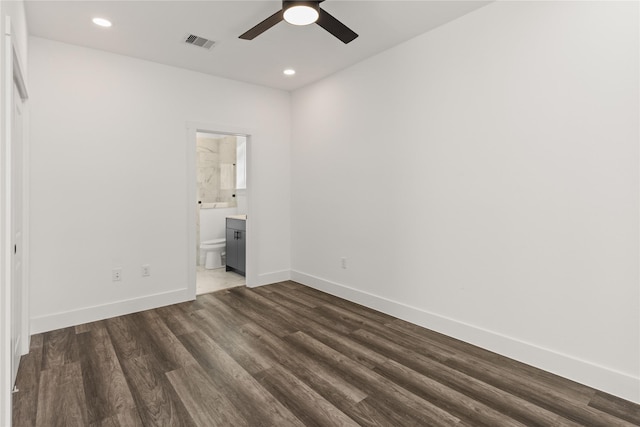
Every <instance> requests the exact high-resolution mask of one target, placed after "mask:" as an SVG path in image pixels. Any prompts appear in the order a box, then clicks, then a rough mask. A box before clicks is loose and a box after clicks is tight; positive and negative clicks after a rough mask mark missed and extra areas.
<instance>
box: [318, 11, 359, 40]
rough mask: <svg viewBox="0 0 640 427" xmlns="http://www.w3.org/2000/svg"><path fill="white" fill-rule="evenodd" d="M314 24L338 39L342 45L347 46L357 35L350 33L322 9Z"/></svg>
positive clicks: (347, 28) (348, 29)
mask: <svg viewBox="0 0 640 427" xmlns="http://www.w3.org/2000/svg"><path fill="white" fill-rule="evenodd" d="M316 24H318V25H320V26H321V27H322V28H324V29H325V30H327V31H328V32H330V33H331V34H333V35H334V36H336V37H337V38H339V39H340V40H341V41H342V42H343V43H344V44H347V43H349V42H351V41H353V40H354V39H355V38H356V37H358V35H357V34H356V33H354V32H353V31H351V29H350V28H349V27H347V26H346V25H344V24H343V23H342V22H340V21H338V20H337V19H336V18H334V17H333V16H332V15H331V14H330V13H329V12H327V11H326V10H323V9H320V17H319V18H318V20H317V21H316Z"/></svg>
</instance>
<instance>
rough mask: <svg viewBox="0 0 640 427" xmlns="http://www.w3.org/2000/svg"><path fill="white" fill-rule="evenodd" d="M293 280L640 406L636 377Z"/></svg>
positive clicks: (313, 281) (310, 279)
mask: <svg viewBox="0 0 640 427" xmlns="http://www.w3.org/2000/svg"><path fill="white" fill-rule="evenodd" d="M291 280H294V281H296V282H299V283H302V284H303V285H306V286H309V287H311V288H314V289H318V290H320V291H323V292H327V293H329V294H331V295H335V296H338V297H340V298H344V299H346V300H349V301H353V302H356V303H358V304H362V305H364V306H366V307H369V308H373V309H375V310H378V311H381V312H383V313H386V314H389V315H391V316H395V317H397V318H399V319H402V320H406V321H407V322H411V323H414V324H416V325H419V326H422V327H425V328H428V329H431V330H433V331H436V332H440V333H442V334H445V335H448V336H450V337H453V338H457V339H459V340H462V341H465V342H468V343H470V344H474V345H477V346H478V347H482V348H485V349H487V350H490V351H493V352H496V353H499V354H501V355H504V356H507V357H510V358H512V359H515V360H518V361H520V362H523V363H526V364H528V365H532V366H535V367H537V368H540V369H544V370H545V371H549V372H552V373H554V374H556V375H560V376H562V377H565V378H569V379H571V380H573V381H576V382H579V383H582V384H585V385H588V386H590V387H593V388H596V389H598V390H602V391H605V392H607V393H610V394H613V395H615V396H618V397H621V398H623V399H627V400H630V401H632V402H635V403H640V378H638V377H634V376H633V375H630V374H627V373H624V372H619V371H616V370H614V369H610V368H607V367H606V366H600V365H598V364H595V363H592V362H588V361H586V360H581V359H579V358H576V357H574V356H571V355H567V354H563V353H560V352H557V351H554V350H551V349H548V348H544V347H540V346H538V345H535V344H533V343H529V342H525V341H522V340H519V339H517V338H513V337H509V336H506V335H502V334H500V333H497V332H494V331H490V330H487V329H484V328H481V327H478V326H475V325H471V324H468V323H464V322H460V321H458V320H455V319H451V318H448V317H444V316H441V315H438V314H436V313H431V312H428V311H426V310H422V309H420V308H417V307H412V306H410V305H407V304H403V303H400V302H398V301H393V300H390V299H387V298H383V297H380V296H378V295H374V294H370V293H368V292H363V291H360V290H358V289H354V288H351V287H349V286H345V285H341V284H339V283H335V282H331V281H329V280H324V279H322V278H320V277H316V276H312V275H310V274H305V273H302V272H299V271H295V270H294V271H291Z"/></svg>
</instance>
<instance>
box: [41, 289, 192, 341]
mask: <svg viewBox="0 0 640 427" xmlns="http://www.w3.org/2000/svg"><path fill="white" fill-rule="evenodd" d="M191 300H193V297H192V296H191V293H190V292H189V290H188V289H187V288H184V289H179V290H177V291H169V292H162V293H159V294H154V295H146V296H143V297H139V298H132V299H127V300H121V301H113V302H110V303H107V304H101V305H95V306H92V307H85V308H80V309H77V310H70V311H63V312H59V313H54V314H48V315H46V316H40V317H34V318H32V319H31V330H32V332H33V333H34V334H39V333H41V332H48V331H53V330H56V329H60V328H67V327H69V326H76V325H82V324H83V323H89V322H95V321H98V320H103V319H108V318H111V317H116V316H122V315H125V314H131V313H137V312H139V311H144V310H151V309H153V308H158V307H163V306H166V305H171V304H178V303H181V302H185V301H191Z"/></svg>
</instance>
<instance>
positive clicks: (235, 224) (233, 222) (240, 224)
mask: <svg viewBox="0 0 640 427" xmlns="http://www.w3.org/2000/svg"><path fill="white" fill-rule="evenodd" d="M227 228H233V229H234V230H246V229H247V221H244V220H242V219H234V218H227Z"/></svg>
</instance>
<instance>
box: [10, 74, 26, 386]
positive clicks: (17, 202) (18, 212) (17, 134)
mask: <svg viewBox="0 0 640 427" xmlns="http://www.w3.org/2000/svg"><path fill="white" fill-rule="evenodd" d="M12 121H13V123H12V128H11V160H12V161H11V237H12V240H13V241H12V242H11V243H12V248H11V250H12V256H11V284H10V286H11V384H13V383H14V382H15V380H16V374H17V373H18V365H19V364H20V355H21V346H20V345H21V342H20V337H21V336H22V321H21V319H22V246H23V242H22V206H23V205H22V100H21V99H20V92H19V91H18V88H17V86H16V85H15V83H14V85H13V120H12Z"/></svg>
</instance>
